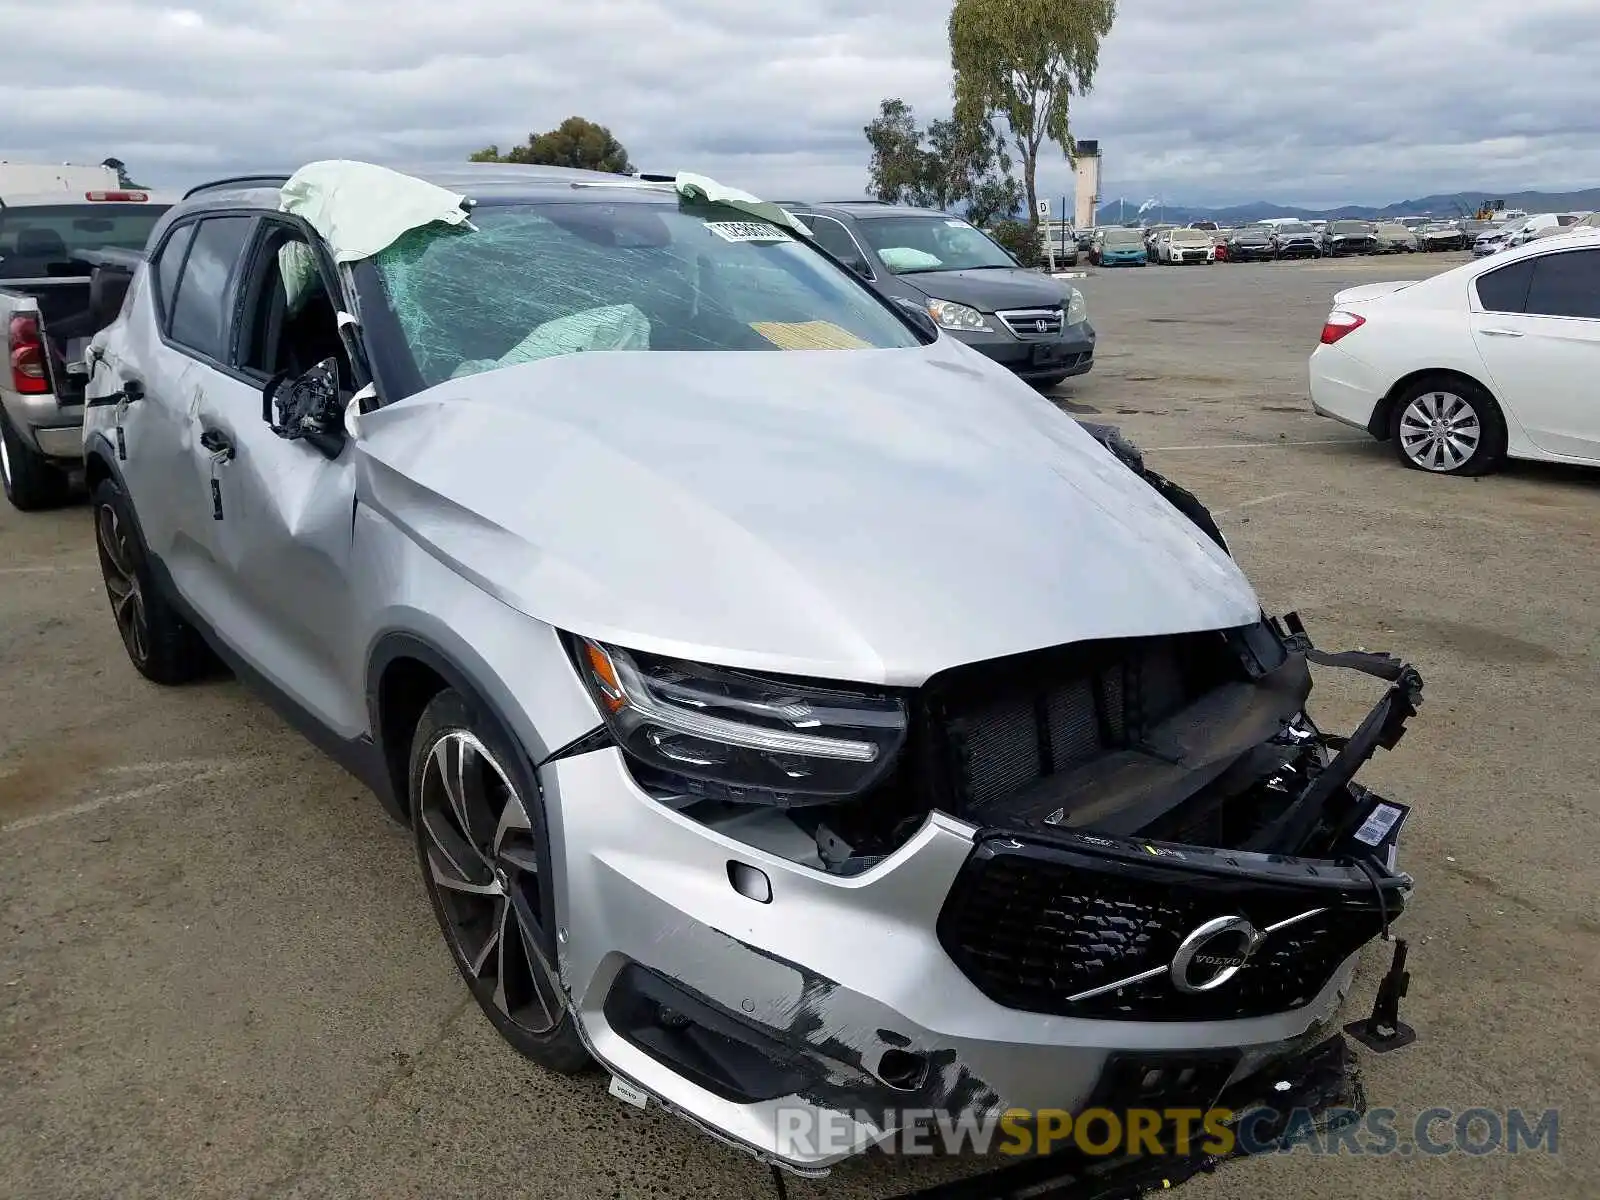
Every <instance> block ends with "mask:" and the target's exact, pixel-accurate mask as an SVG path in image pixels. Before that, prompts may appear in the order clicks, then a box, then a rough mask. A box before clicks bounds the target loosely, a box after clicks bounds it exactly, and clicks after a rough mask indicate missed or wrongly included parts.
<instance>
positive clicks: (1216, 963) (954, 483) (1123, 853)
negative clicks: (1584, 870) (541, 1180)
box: [85, 162, 1420, 1171]
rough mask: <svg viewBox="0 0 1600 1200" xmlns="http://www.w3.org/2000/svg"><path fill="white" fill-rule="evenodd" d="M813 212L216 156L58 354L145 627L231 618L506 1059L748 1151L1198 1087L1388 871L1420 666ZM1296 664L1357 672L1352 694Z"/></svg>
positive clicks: (124, 611)
mask: <svg viewBox="0 0 1600 1200" xmlns="http://www.w3.org/2000/svg"><path fill="white" fill-rule="evenodd" d="M808 239H809V235H808V234H807V233H806V231H805V230H804V229H803V228H802V227H800V226H798V225H797V224H795V223H794V222H793V221H792V218H789V217H788V216H787V214H785V213H783V212H782V210H781V209H776V208H774V207H773V206H770V205H764V204H761V203H760V202H758V201H756V200H754V198H752V197H748V196H744V195H742V194H740V193H735V192H729V191H727V190H725V189H722V188H719V187H717V186H716V185H714V184H712V183H711V182H710V181H706V180H698V179H696V178H694V177H679V178H678V179H677V180H676V181H674V182H652V181H649V180H636V179H625V178H618V177H615V176H604V175H590V174H587V173H580V172H564V171H558V170H546V169H536V168H507V167H500V166H484V167H480V168H466V167H464V168H462V169H461V170H460V171H459V172H457V173H455V174H452V175H448V176H445V175H435V176H430V177H428V178H426V179H423V178H419V177H414V176H407V175H400V174H397V173H394V172H390V171H387V170H383V169H381V168H377V167H373V166H369V165H366V164H359V163H343V162H335V163H317V164H312V165H311V166H309V167H307V168H304V169H302V170H301V171H300V172H298V173H297V174H296V175H295V176H293V177H291V178H289V179H283V178H276V179H259V178H256V179H246V180H232V181H224V182H221V183H217V184H213V185H209V186H207V187H205V188H201V189H197V190H196V191H195V192H193V193H191V194H190V196H188V197H187V198H186V199H185V200H184V202H182V203H181V204H179V205H177V206H176V207H175V208H174V209H173V210H172V211H171V212H170V213H169V214H168V216H167V217H166V218H165V219H164V221H163V223H162V225H161V226H160V227H159V228H158V230H157V231H156V233H155V235H154V236H153V239H152V242H151V252H150V254H149V256H148V263H147V265H145V266H142V267H141V268H140V269H139V273H138V275H137V276H136V278H135V280H134V282H133V285H132V289H131V293H130V299H129V302H128V303H127V305H126V306H125V307H124V310H123V313H122V316H121V317H120V319H119V320H118V321H117V322H116V323H115V324H113V325H112V326H111V327H110V328H109V329H107V330H105V331H104V332H102V333H101V334H100V335H99V336H98V337H97V339H96V341H95V343H94V345H93V346H92V348H91V352H90V354H89V362H90V364H91V367H92V371H93V374H92V377H91V382H90V385H89V391H88V395H89V417H88V420H87V422H86V433H85V451H86V455H87V464H88V478H89V483H90V486H91V488H92V489H93V497H94V499H93V509H94V515H95V528H96V533H97V537H98V544H99V552H100V561H101V564H102V567H103V569H104V575H105V583H106V590H107V592H108V594H109V597H110V600H111V608H112V612H113V615H114V616H115V619H116V621H117V625H118V628H119V630H120V632H121V635H122V638H123V641H124V643H125V645H126V647H127V651H128V654H129V656H130V658H131V659H132V661H133V663H134V665H135V666H136V667H137V668H138V669H139V670H140V671H141V672H143V673H144V674H145V675H146V676H148V677H149V678H151V679H153V680H156V681H157V682H161V683H168V684H175V683H180V682H183V681H185V680H188V679H191V678H194V677H196V676H197V675H199V674H201V673H203V672H204V671H205V670H207V668H208V665H209V664H210V663H211V662H212V661H213V659H214V657H220V659H221V660H223V662H225V663H226V664H227V665H228V666H230V667H231V668H232V669H233V670H234V671H236V672H237V673H238V674H239V675H240V676H241V677H242V678H244V679H246V680H248V681H251V682H253V683H255V684H256V685H258V686H259V687H260V688H261V689H262V690H263V691H264V692H265V694H266V695H267V696H268V697H269V698H271V699H272V700H273V701H274V703H275V704H276V705H277V706H278V707H279V709H280V710H281V711H282V712H283V713H284V714H285V715H286V716H287V717H289V718H290V719H292V720H293V721H294V723H295V724H296V725H297V726H298V727H300V728H302V729H303V730H305V731H306V732H307V733H308V734H309V735H311V736H313V737H314V738H315V739H316V740H317V741H318V743H319V744H321V745H322V746H324V747H325V748H327V749H328V750H329V751H330V752H331V753H333V754H334V755H335V756H336V757H337V758H338V759H339V760H340V761H341V762H343V763H344V764H346V765H347V766H348V767H349V768H350V769H351V770H352V771H353V772H354V773H356V774H357V775H358V776H359V777H360V778H361V779H363V780H364V781H366V782H367V783H368V784H369V785H370V786H371V787H372V788H373V789H374V790H375V791H376V792H377V794H378V796H379V797H380V798H381V799H382V800H383V802H384V804H385V805H386V806H387V807H388V809H389V811H390V812H391V813H392V814H393V815H394V816H395V817H397V818H398V819H400V820H402V821H405V822H407V823H409V825H410V827H411V828H413V829H414V830H415V838H416V848H417V857H418V862H419V865H420V869H421V875H422V879H423V883H424V885H425V886H426V888H427V890H428V892H429V894H430V896H431V897H432V900H433V905H434V908H435V910H436V913H437V916H438V919H439V924H440V926H441V928H442V930H443V932H444V937H445V941H446V943H447V944H448V946H449V949H450V952H451V953H452V955H453V956H454V958H455V961H456V963H457V965H458V967H459V968H460V971H461V974H462V976H463V977H464V979H465V981H466V984H467V986H468V987H469V988H470V989H471V991H472V993H473V994H474V996H476V998H477V1000H478V1002H479V1003H480V1004H481V1006H482V1008H483V1011H484V1013H485V1014H486V1015H487V1017H488V1019H489V1020H490V1021H492V1022H493V1024H494V1025H495V1027H496V1028H497V1029H498V1030H499V1031H500V1032H501V1034H502V1035H503V1036H504V1037H505V1039H506V1040H507V1041H508V1042H509V1043H511V1045H512V1046H514V1047H515V1048H516V1049H517V1050H519V1051H520V1052H522V1053H523V1054H525V1055H527V1056H528V1057H529V1058H531V1059H533V1060H534V1061H536V1062H538V1063H540V1064H543V1065H544V1066H546V1067H549V1068H552V1069H555V1070H559V1071H573V1070H578V1069H580V1068H582V1067H584V1066H585V1065H587V1064H588V1063H590V1062H591V1061H597V1062H598V1063H599V1064H601V1065H602V1066H603V1067H604V1068H605V1069H606V1070H607V1071H609V1072H610V1073H611V1074H612V1075H613V1076H614V1077H615V1080H616V1081H617V1082H616V1084H615V1089H616V1090H618V1091H619V1093H621V1094H625V1095H626V1096H628V1097H631V1098H633V1099H635V1100H637V1101H639V1102H644V1103H650V1102H655V1103H659V1104H662V1105H665V1106H666V1107H668V1108H669V1109H670V1110H672V1111H674V1112H677V1113H680V1114H682V1115H683V1116H685V1117H687V1118H689V1119H690V1120H692V1121H693V1122H694V1123H696V1124H697V1125H699V1126H700V1127H701V1128H703V1129H704V1130H706V1131H707V1132H709V1133H711V1134H713V1135H715V1136H717V1137H719V1138H721V1139H723V1140H725V1141H728V1142H730V1143H732V1144H735V1145H737V1146H740V1147H742V1148H744V1149H746V1150H748V1151H751V1152H753V1153H755V1154H757V1155H759V1156H760V1157H762V1158H763V1159H765V1160H767V1161H770V1162H773V1163H774V1164H777V1165H781V1166H785V1167H788V1168H790V1169H794V1170H801V1171H806V1170H810V1171H816V1170H820V1169H822V1168H825V1167H826V1166H827V1165H828V1164H829V1163H830V1162H832V1161H834V1160H836V1159H838V1158H840V1157H842V1156H844V1155H845V1154H848V1153H851V1152H854V1151H857V1150H860V1149H864V1148H866V1147H868V1146H870V1145H872V1144H873V1143H875V1142H877V1141H879V1140H881V1139H882V1138H884V1137H885V1136H887V1135H889V1134H892V1133H893V1132H894V1131H895V1130H894V1125H895V1120H896V1119H895V1117H894V1116H893V1114H894V1113H897V1112H911V1111H916V1110H922V1111H928V1110H933V1111H936V1112H950V1113H967V1112H994V1111H997V1110H1000V1109H1008V1108H1017V1107H1020V1108H1030V1109H1040V1108H1056V1109H1077V1108H1080V1107H1081V1106H1083V1105H1085V1104H1088V1103H1095V1104H1100V1105H1109V1106H1117V1105H1124V1106H1127V1105H1134V1104H1138V1105H1142V1106H1145V1107H1160V1108H1175V1107H1195V1108H1205V1107H1207V1106H1208V1105H1209V1104H1210V1103H1211V1102H1212V1101H1213V1100H1214V1099H1215V1098H1216V1097H1217V1096H1218V1095H1219V1094H1221V1093H1222V1091H1223V1089H1224V1088H1227V1087H1229V1086H1230V1085H1233V1086H1237V1085H1238V1084H1239V1083H1240V1081H1249V1080H1253V1079H1258V1078H1262V1077H1263V1076H1262V1074H1261V1073H1262V1072H1263V1071H1267V1070H1278V1069H1280V1067H1281V1064H1283V1063H1285V1062H1288V1061H1290V1060H1292V1059H1293V1057H1294V1056H1295V1055H1297V1054H1300V1053H1302V1052H1304V1051H1305V1050H1306V1049H1307V1048H1308V1047H1310V1046H1312V1045H1313V1044H1315V1043H1317V1042H1319V1041H1320V1040H1322V1039H1324V1038H1326V1037H1327V1036H1328V1035H1329V1034H1330V1033H1332V1032H1334V1030H1333V1027H1332V1022H1333V1021H1334V1019H1335V1016H1336V1014H1337V1012H1338V1010H1339V1008H1340V1004H1341V1001H1342V1000H1343V999H1344V996H1345V993H1346V990H1347V988H1348V986H1349V984H1350V980H1351V976H1352V972H1353V970H1354V967H1355V963H1356V959H1357V956H1358V952H1359V951H1360V950H1361V949H1362V947H1363V946H1364V945H1366V944H1367V943H1368V942H1370V941H1372V940H1374V939H1376V938H1378V937H1380V936H1381V935H1383V934H1385V933H1386V930H1387V924H1388V922H1389V921H1390V920H1391V919H1392V918H1394V917H1395V916H1396V915H1397V914H1398V913H1399V912H1400V911H1401V909H1402V907H1403V905H1404V901H1405V896H1406V893H1407V892H1408V890H1409V888H1410V884H1411V881H1410V880H1409V878H1407V877H1406V876H1405V875H1403V874H1401V873H1399V872H1398V870H1397V868H1396V865H1395V851H1394V843H1395V837H1396V834H1397V832H1398V823H1399V819H1400V818H1401V817H1402V816H1403V813H1404V809H1403V806H1399V805H1393V804H1390V803H1389V802H1387V801H1384V800H1382V799H1381V798H1380V797H1378V796H1376V795H1375V794H1373V793H1371V792H1369V791H1367V790H1366V789H1364V788H1362V787H1361V786H1360V785H1358V784H1356V783H1355V782H1353V778H1352V777H1353V776H1354V774H1355V772H1356V770H1357V769H1358V768H1359V767H1360V766H1361V765H1362V764H1363V763H1364V762H1365V761H1366V760H1367V759H1368V758H1369V757H1370V756H1371V755H1372V753H1373V752H1374V750H1375V749H1376V748H1377V747H1379V746H1392V745H1393V744H1394V743H1395V741H1396V740H1397V739H1398V738H1399V736H1400V734H1401V732H1402V730H1403V727H1404V723H1405V720H1406V719H1407V718H1408V717H1409V716H1410V715H1411V714H1412V713H1413V711H1414V707H1415V705H1416V703H1417V701H1418V697H1419V690H1420V681H1419V680H1418V679H1417V677H1416V674H1415V672H1414V671H1412V670H1411V669H1410V668H1409V667H1406V666H1404V665H1403V664H1401V663H1399V662H1397V661H1395V660H1392V659H1389V658H1386V657H1383V656H1376V655H1343V656H1341V655H1325V654H1322V653H1321V652H1319V651H1317V650H1315V649H1314V648H1313V647H1312V646H1311V643H1310V641H1309V639H1308V638H1307V637H1306V635H1305V633H1304V631H1303V630H1302V629H1301V628H1299V626H1298V623H1297V622H1294V621H1293V620H1287V621H1283V622H1280V621H1278V620H1272V619H1267V618H1265V617H1264V615H1263V613H1262V611H1261V607H1260V605H1259V603H1258V601H1257V599H1256V596H1255V595H1254V593H1253V592H1252V590H1251V588H1250V585H1249V584H1248V583H1247V582H1246V580H1245V578H1244V576H1243V575H1242V574H1241V573H1240V571H1239V569H1238V568H1237V567H1236V566H1235V564H1234V562H1233V561H1232V559H1231V558H1230V556H1229V555H1228V553H1227V551H1226V546H1225V545H1224V543H1223V539H1222V537H1221V535H1220V534H1219V533H1218V532H1217V530H1216V528H1215V526H1214V525H1213V524H1212V523H1211V522H1210V519H1209V518H1208V517H1207V516H1206V514H1205V511H1204V510H1203V509H1202V508H1200V507H1199V505H1198V504H1197V503H1196V502H1195V501H1194V499H1193V497H1192V496H1189V495H1188V494H1187V493H1185V492H1183V491H1182V490H1181V489H1178V488H1176V487H1174V486H1173V485H1172V484H1170V483H1169V482H1168V481H1166V480H1164V479H1162V478H1161V477H1159V476H1157V475H1155V474H1154V473H1153V472H1150V471H1148V470H1147V469H1145V467H1144V466H1143V464H1142V462H1141V461H1140V460H1139V457H1138V455H1137V452H1136V451H1134V450H1132V448H1131V447H1129V446H1127V445H1126V444H1124V443H1122V442H1120V441H1119V440H1118V439H1117V438H1116V437H1115V436H1114V435H1112V434H1110V433H1108V432H1106V431H1100V434H1099V436H1096V435H1095V433H1094V432H1092V431H1086V430H1085V429H1083V428H1080V427H1079V426H1078V425H1077V424H1076V423H1074V422H1073V421H1072V420H1071V419H1069V418H1067V417H1066V416H1064V415H1063V414H1062V413H1061V412H1060V411H1059V410H1058V409H1057V408H1056V407H1055V406H1053V405H1052V404H1051V403H1050V402H1049V401H1048V400H1046V399H1044V398H1042V397H1040V396H1039V395H1038V394H1037V393H1035V392H1034V390H1033V389H1031V388H1030V387H1028V386H1027V385H1025V384H1022V383H1019V382H1018V381H1017V380H1016V379H1015V378H1013V377H1012V375H1011V374H1010V373H1009V372H1008V371H1006V370H1005V369H1004V368H1003V367H1000V366H997V365H995V364H994V363H991V362H989V361H988V360H986V359H985V358H983V357H982V356H981V355H978V354H976V353H974V352H972V351H971V350H970V349H968V348H967V347H965V346H963V345H961V344H960V343H959V342H957V341H954V340H952V339H950V338H948V337H944V336H941V335H940V334H939V332H938V330H937V329H936V328H935V327H933V326H932V325H931V323H930V322H928V321H927V319H926V317H925V315H923V314H920V313H917V312H913V311H911V310H909V309H904V308H901V307H899V306H896V305H894V304H892V303H890V302H888V301H886V300H884V299H882V298H880V297H879V296H877V295H876V294H875V293H873V292H872V291H871V290H870V289H869V288H867V287H866V286H865V285H864V284H862V283H861V282H860V281H858V280H857V279H855V278H854V277H853V276H852V275H851V274H850V273H849V272H848V271H846V270H844V269H842V268H841V267H840V266H839V265H838V264H837V263H836V262H834V261H833V260H832V259H831V258H829V257H828V256H827V255H826V254H825V253H824V252H822V251H821V250H819V249H817V248H816V247H815V246H813V245H812V244H811V243H810V242H809V240H808ZM1309 662H1317V663H1323V664H1325V665H1328V666H1332V667H1348V668H1354V669H1357V670H1362V671H1366V672H1368V673H1370V674H1374V675H1376V676H1378V677H1380V678H1381V679H1382V680H1383V681H1384V682H1385V683H1386V684H1387V685H1388V688H1387V691H1386V692H1385V694H1384V696H1383V698H1382V699H1381V700H1380V701H1379V703H1378V705H1377V707H1376V708H1374V710H1373V712H1372V714H1371V715H1370V716H1369V717H1368V718H1367V720H1366V721H1365V722H1364V723H1363V724H1362V725H1361V726H1360V728H1359V729H1358V730H1357V731H1356V732H1355V733H1354V734H1352V735H1351V736H1350V737H1349V738H1340V737H1335V736H1332V735H1329V734H1325V733H1322V732H1320V731H1319V730H1318V729H1317V727H1316V726H1315V725H1313V724H1312V722H1311V720H1310V718H1309V717H1308V716H1307V715H1306V711H1305V709H1306V702H1307V696H1308V693H1309V692H1310V689H1311V680H1310V674H1309V668H1308V663H1309ZM797 1109H798V1110H801V1111H807V1112H812V1113H815V1112H818V1111H819V1110H820V1111H823V1112H832V1113H840V1114H847V1115H848V1118H849V1121H850V1124H849V1126H848V1129H849V1134H848V1136H847V1137H846V1138H845V1139H844V1141H843V1143H842V1144H840V1143H830V1144H828V1145H811V1146H809V1147H807V1146H801V1145H798V1144H797V1143H795V1142H794V1141H792V1140H788V1139H786V1137H785V1135H784V1131H785V1128H786V1121H785V1114H786V1112H787V1113H792V1112H794V1111H796V1110H797ZM788 1127H789V1128H791V1129H792V1125H790V1126H788Z"/></svg>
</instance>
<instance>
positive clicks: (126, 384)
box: [84, 379, 144, 408]
mask: <svg viewBox="0 0 1600 1200" xmlns="http://www.w3.org/2000/svg"><path fill="white" fill-rule="evenodd" d="M143 399H144V384H142V383H140V382H139V381H138V380H137V379H125V380H123V383H122V389H121V390H120V391H116V392H112V393H110V394H109V395H105V396H96V397H95V398H94V399H93V400H89V401H86V402H85V405H84V407H86V408H109V407H110V406H111V405H113V404H136V403H138V402H139V401H140V400H143Z"/></svg>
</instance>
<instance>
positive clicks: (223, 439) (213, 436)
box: [200, 429, 233, 462]
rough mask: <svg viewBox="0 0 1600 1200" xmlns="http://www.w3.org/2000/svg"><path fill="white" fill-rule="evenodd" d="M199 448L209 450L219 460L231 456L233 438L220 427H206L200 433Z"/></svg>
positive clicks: (222, 460) (224, 459)
mask: <svg viewBox="0 0 1600 1200" xmlns="http://www.w3.org/2000/svg"><path fill="white" fill-rule="evenodd" d="M200 448H201V449H202V450H206V451H209V452H210V454H211V456H212V457H213V458H215V459H217V460H218V461H219V462H227V461H228V460H229V459H231V458H232V457H233V439H232V438H230V437H229V436H228V435H227V434H225V433H223V432H222V430H220V429H207V430H206V431H205V432H203V433H202V434H201V435H200Z"/></svg>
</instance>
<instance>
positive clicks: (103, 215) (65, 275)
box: [0, 189, 172, 511]
mask: <svg viewBox="0 0 1600 1200" xmlns="http://www.w3.org/2000/svg"><path fill="white" fill-rule="evenodd" d="M171 203H172V201H171V200H170V199H166V198H162V197H160V196H157V195H154V194H152V193H150V192H146V191H135V190H132V189H107V190H104V191H82V192H69V191H66V190H65V189H62V190H57V191H49V192H40V193H36V194H33V195H27V196H17V195H4V196H0V339H3V341H0V344H3V346H4V350H5V357H4V358H3V359H0V483H3V484H4V486H5V494H6V498H7V499H8V500H10V501H11V503H12V504H13V505H14V506H16V507H17V508H19V509H22V510H24V511H28V510H32V509H39V508H49V507H51V506H53V505H57V504H61V503H63V502H65V501H66V500H67V499H68V498H69V497H70V496H71V494H72V476H73V475H74V473H75V472H76V471H77V469H78V468H79V466H80V464H81V462H82V453H83V387H84V381H85V378H86V375H85V372H84V370H83V366H82V358H83V352H84V350H85V348H86V347H87V346H88V344H89V340H90V339H91V338H93V336H94V335H95V334H96V333H97V332H99V331H100V330H101V329H103V328H105V326H107V325H109V324H110V323H111V322H112V320H113V319H114V318H115V317H116V315H117V313H118V311H119V310H120V309H121V308H122V299H123V297H124V296H125V295H126V294H127V290H128V285H129V283H130V282H131V280H132V278H133V269H134V267H136V266H137V265H138V263H139V261H140V260H141V259H142V258H143V256H144V248H145V242H146V241H147V240H148V239H149V236H150V231H151V229H153V228H154V227H155V224H156V222H157V221H158V220H160V218H161V214H162V213H164V212H165V211H166V210H167V209H168V208H169V207H170V206H171Z"/></svg>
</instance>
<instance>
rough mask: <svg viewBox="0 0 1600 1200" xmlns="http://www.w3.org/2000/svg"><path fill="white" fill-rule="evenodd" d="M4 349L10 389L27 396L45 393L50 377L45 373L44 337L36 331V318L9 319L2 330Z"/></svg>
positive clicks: (37, 329)
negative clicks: (8, 359)
mask: <svg viewBox="0 0 1600 1200" xmlns="http://www.w3.org/2000/svg"><path fill="white" fill-rule="evenodd" d="M6 346H7V350H8V351H9V352H10V356H11V390H12V391H14V392H23V393H26V394H31V395H40V394H42V393H45V392H48V391H49V390H50V376H49V374H48V372H47V371H46V370H45V361H44V354H45V349H44V337H43V336H42V335H41V334H40V332H39V318H38V317H35V316H18V317H12V318H11V322H10V325H9V326H8V327H7V329H6Z"/></svg>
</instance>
